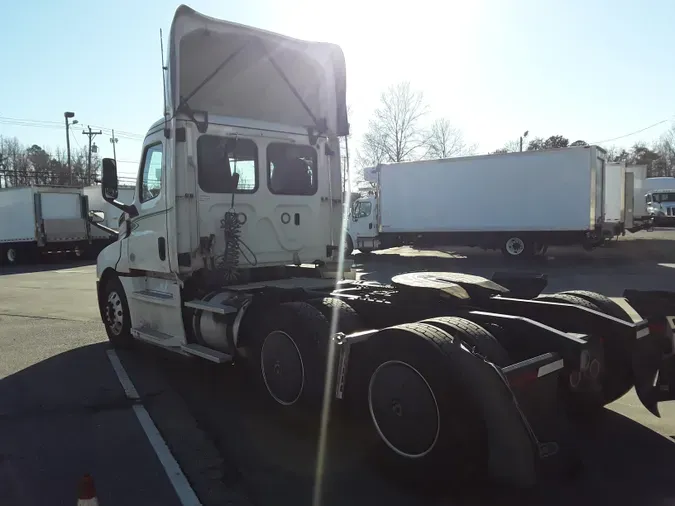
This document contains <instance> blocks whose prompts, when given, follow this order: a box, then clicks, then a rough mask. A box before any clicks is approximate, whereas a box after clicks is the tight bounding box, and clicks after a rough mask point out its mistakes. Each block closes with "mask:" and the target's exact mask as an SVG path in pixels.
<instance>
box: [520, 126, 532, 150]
mask: <svg viewBox="0 0 675 506" xmlns="http://www.w3.org/2000/svg"><path fill="white" fill-rule="evenodd" d="M529 133H530V131H529V130H525V133H524V134H523V135H521V136H520V152H521V153H522V152H523V139H525V138H526V137H527V134H529Z"/></svg>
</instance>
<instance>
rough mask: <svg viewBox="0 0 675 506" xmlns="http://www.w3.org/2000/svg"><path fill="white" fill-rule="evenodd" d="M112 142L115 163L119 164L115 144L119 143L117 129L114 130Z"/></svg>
mask: <svg viewBox="0 0 675 506" xmlns="http://www.w3.org/2000/svg"><path fill="white" fill-rule="evenodd" d="M110 142H111V144H112V145H113V159H114V160H115V164H117V151H115V144H117V137H115V130H113V131H112V137H111V138H110Z"/></svg>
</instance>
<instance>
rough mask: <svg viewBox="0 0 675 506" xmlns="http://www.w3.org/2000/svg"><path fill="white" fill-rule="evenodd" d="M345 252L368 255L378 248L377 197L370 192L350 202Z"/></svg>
mask: <svg viewBox="0 0 675 506" xmlns="http://www.w3.org/2000/svg"><path fill="white" fill-rule="evenodd" d="M347 237H348V239H347V245H346V250H345V251H346V252H347V251H348V252H349V253H351V251H352V250H353V249H358V250H359V251H360V252H361V253H370V252H371V251H373V250H375V249H377V248H379V247H380V240H379V238H378V226H377V195H376V194H375V192H373V191H371V192H369V193H368V194H367V195H365V196H363V197H359V198H357V199H356V200H354V201H353V202H352V205H351V209H350V212H349V222H348V224H347Z"/></svg>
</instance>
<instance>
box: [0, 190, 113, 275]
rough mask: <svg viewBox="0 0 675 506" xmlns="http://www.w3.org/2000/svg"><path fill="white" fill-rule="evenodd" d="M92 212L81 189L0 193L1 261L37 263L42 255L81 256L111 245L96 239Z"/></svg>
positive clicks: (5, 191)
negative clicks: (93, 232) (93, 237)
mask: <svg viewBox="0 0 675 506" xmlns="http://www.w3.org/2000/svg"><path fill="white" fill-rule="evenodd" d="M88 211H89V207H88V200H87V198H86V197H85V196H84V195H83V193H82V191H81V190H80V189H78V188H63V187H20V188H5V189H2V190H0V262H1V263H5V264H14V263H17V262H20V261H35V260H36V259H37V256H38V254H39V253H46V252H56V251H61V252H62V251H66V252H70V251H72V252H74V253H75V254H76V255H77V256H81V255H83V254H85V253H86V252H88V251H90V250H93V249H95V248H96V247H98V246H99V245H100V247H101V248H102V247H103V246H105V245H107V244H109V240H107V238H106V240H104V241H96V240H93V239H92V237H91V230H90V224H89V222H88V220H87V214H88Z"/></svg>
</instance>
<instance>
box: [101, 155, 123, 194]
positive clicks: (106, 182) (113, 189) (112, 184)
mask: <svg viewBox="0 0 675 506" xmlns="http://www.w3.org/2000/svg"><path fill="white" fill-rule="evenodd" d="M101 191H102V192H103V198H104V200H106V201H109V200H115V199H116V198H117V196H118V195H119V190H118V182H117V164H116V163H115V160H113V159H112V158H104V159H103V175H102V178H101Z"/></svg>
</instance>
